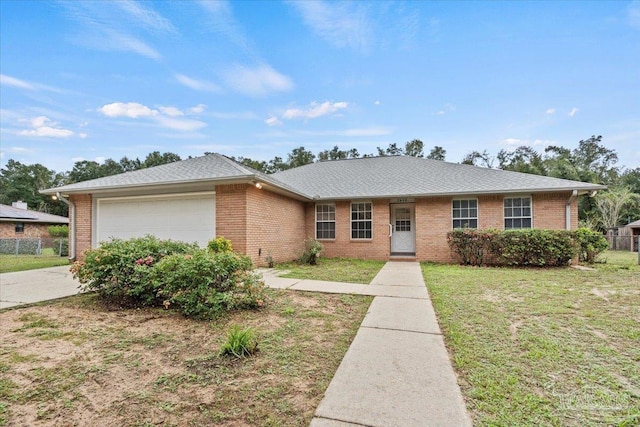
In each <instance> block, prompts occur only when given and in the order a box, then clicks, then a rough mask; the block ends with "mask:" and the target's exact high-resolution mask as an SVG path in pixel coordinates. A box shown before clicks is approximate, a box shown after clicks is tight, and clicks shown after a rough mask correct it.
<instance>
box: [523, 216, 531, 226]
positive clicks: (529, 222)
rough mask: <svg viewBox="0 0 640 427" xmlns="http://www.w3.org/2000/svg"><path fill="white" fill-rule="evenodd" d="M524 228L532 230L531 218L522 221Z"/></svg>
mask: <svg viewBox="0 0 640 427" xmlns="http://www.w3.org/2000/svg"><path fill="white" fill-rule="evenodd" d="M522 228H531V218H523V219H522Z"/></svg>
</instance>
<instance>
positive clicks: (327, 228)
mask: <svg viewBox="0 0 640 427" xmlns="http://www.w3.org/2000/svg"><path fill="white" fill-rule="evenodd" d="M335 238H336V205H334V204H332V203H329V204H321V205H316V239H318V240H324V239H335Z"/></svg>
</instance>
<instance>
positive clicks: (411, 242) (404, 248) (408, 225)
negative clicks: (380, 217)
mask: <svg viewBox="0 0 640 427" xmlns="http://www.w3.org/2000/svg"><path fill="white" fill-rule="evenodd" d="M413 208H414V205H391V255H415V253H416V230H415V219H414V214H413V212H414V209H413Z"/></svg>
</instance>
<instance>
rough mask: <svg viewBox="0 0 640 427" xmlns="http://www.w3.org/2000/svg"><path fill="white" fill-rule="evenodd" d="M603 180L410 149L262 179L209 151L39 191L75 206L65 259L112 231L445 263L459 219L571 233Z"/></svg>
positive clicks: (258, 255)
mask: <svg viewBox="0 0 640 427" xmlns="http://www.w3.org/2000/svg"><path fill="white" fill-rule="evenodd" d="M604 188H606V187H604V186H601V185H597V184H590V183H584V182H577V181H569V180H563V179H557V178H550V177H545V176H538V175H530V174H524V173H518V172H509V171H503V170H496V169H487V168H480V167H476V166H469V165H461V164H457V163H447V162H442V161H438V160H429V159H422V158H415V157H405V156H393V157H368V158H360V159H349V160H336V161H328V162H319V163H313V164H310V165H306V166H302V167H298V168H294V169H290V170H287V171H284V172H279V173H276V174H273V175H265V174H263V173H261V172H258V171H256V170H253V169H251V168H249V167H246V166H244V165H241V164H239V163H237V162H235V161H233V160H231V159H229V158H227V157H225V156H222V155H219V154H210V155H207V156H203V157H197V158H192V159H187V160H183V161H181V162H175V163H170V164H166V165H161V166H156V167H153V168H148V169H141V170H137V171H132V172H127V173H123V174H119V175H114V176H109V177H104V178H99V179H95V180H91V181H85V182H79V183H76V184H71V185H66V186H62V187H59V188H52V189H48V190H45V191H43V193H45V194H58V195H60V196H63V197H68V198H69V201H70V203H71V205H70V215H71V233H70V234H71V243H72V248H71V256H72V257H73V256H74V254H77V255H80V256H81V253H82V251H84V250H86V249H89V248H93V247H96V246H97V245H98V244H99V243H100V242H101V241H104V240H106V239H109V238H110V237H121V238H130V237H134V236H142V235H144V234H153V235H156V236H158V237H160V238H171V239H176V240H184V241H190V242H198V243H199V244H200V245H202V246H204V245H206V243H207V241H208V240H210V239H212V238H214V237H216V236H224V237H226V238H227V239H230V240H231V242H232V244H233V247H234V249H236V250H237V251H239V252H242V253H245V254H247V255H249V256H250V257H251V258H252V259H253V260H254V262H256V264H258V265H263V264H264V263H265V259H266V257H267V256H269V255H271V256H272V257H273V259H274V260H275V261H283V260H290V259H294V258H296V257H298V256H299V255H300V254H301V253H302V251H303V246H304V240H305V239H314V238H315V239H317V240H319V241H321V242H322V244H323V245H324V256H329V257H357V258H371V259H380V260H386V259H392V258H403V259H416V260H420V261H427V260H428V261H444V262H448V261H453V258H452V255H451V252H450V251H449V248H448V245H447V240H446V235H447V232H448V231H450V230H452V229H453V228H457V227H474V228H476V227H477V228H499V229H505V228H548V229H575V228H577V225H578V203H577V199H578V196H580V195H582V194H587V193H593V192H595V191H597V190H600V189H604Z"/></svg>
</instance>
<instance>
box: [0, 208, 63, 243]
mask: <svg viewBox="0 0 640 427" xmlns="http://www.w3.org/2000/svg"><path fill="white" fill-rule="evenodd" d="M67 224H69V218H67V217H64V216H59V215H51V214H48V213H45V212H38V211H33V210H31V209H28V206H27V204H26V203H25V202H22V201H18V202H14V203H12V206H9V205H2V204H0V239H26V238H37V237H41V238H50V237H51V235H49V230H48V228H49V226H50V225H67Z"/></svg>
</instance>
